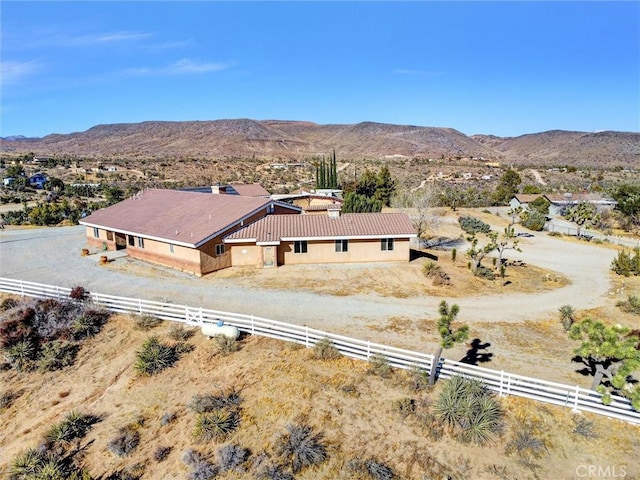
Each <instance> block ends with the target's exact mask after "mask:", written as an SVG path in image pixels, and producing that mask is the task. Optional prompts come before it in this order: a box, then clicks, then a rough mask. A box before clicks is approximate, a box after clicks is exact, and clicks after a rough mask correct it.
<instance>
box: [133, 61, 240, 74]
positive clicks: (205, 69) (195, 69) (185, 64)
mask: <svg viewBox="0 0 640 480" xmlns="http://www.w3.org/2000/svg"><path fill="white" fill-rule="evenodd" d="M230 66H231V65H230V64H229V63H223V62H197V61H195V60H190V59H188V58H183V59H181V60H178V61H177V62H175V63H172V64H171V65H167V66H166V67H161V68H147V67H142V68H134V69H130V70H127V71H125V72H124V73H125V74H127V75H134V76H151V75H159V76H170V75H194V74H201V73H209V72H219V71H221V70H226V69H227V68H230Z"/></svg>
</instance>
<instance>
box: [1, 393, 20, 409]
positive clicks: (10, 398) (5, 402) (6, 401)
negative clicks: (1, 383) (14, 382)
mask: <svg viewBox="0 0 640 480" xmlns="http://www.w3.org/2000/svg"><path fill="white" fill-rule="evenodd" d="M18 397H19V395H18V394H17V393H16V392H12V391H8V392H3V393H2V394H0V411H1V410H4V409H5V408H9V407H10V406H11V405H13V402H14V401H15V400H16V399H17V398H18Z"/></svg>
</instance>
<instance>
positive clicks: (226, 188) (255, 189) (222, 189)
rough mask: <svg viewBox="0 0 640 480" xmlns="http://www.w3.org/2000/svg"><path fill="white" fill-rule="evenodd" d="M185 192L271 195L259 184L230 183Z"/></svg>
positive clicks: (189, 189)
mask: <svg viewBox="0 0 640 480" xmlns="http://www.w3.org/2000/svg"><path fill="white" fill-rule="evenodd" d="M182 191H185V192H198V193H213V194H216V195H240V196H241V197H264V198H267V197H269V196H270V195H271V194H270V193H269V192H268V191H267V190H266V189H265V188H264V187H263V186H262V185H260V184H259V183H249V184H245V183H230V184H228V185H211V186H207V187H187V188H183V189H182Z"/></svg>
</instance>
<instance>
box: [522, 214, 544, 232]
mask: <svg viewBox="0 0 640 480" xmlns="http://www.w3.org/2000/svg"><path fill="white" fill-rule="evenodd" d="M545 223H547V219H546V217H545V216H544V215H543V214H542V213H540V212H538V211H537V210H525V211H524V212H522V214H521V215H520V224H521V225H522V226H523V227H524V228H527V229H529V230H533V231H535V232H539V231H541V230H542V229H543V228H544V225H545Z"/></svg>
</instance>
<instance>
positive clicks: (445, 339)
mask: <svg viewBox="0 0 640 480" xmlns="http://www.w3.org/2000/svg"><path fill="white" fill-rule="evenodd" d="M459 312H460V307H459V306H458V305H457V304H455V303H454V304H453V305H451V308H449V306H448V305H447V302H446V301H444V300H442V301H441V302H440V306H439V307H438V313H440V319H439V320H438V333H439V334H440V346H439V347H438V350H437V351H436V354H435V357H434V359H433V362H434V365H433V366H432V367H431V373H430V374H429V384H430V385H433V383H434V382H435V378H436V366H437V363H438V361H439V360H440V355H442V349H443V348H451V347H453V346H454V345H455V344H456V343H460V342H464V341H465V340H466V339H467V338H469V326H468V325H463V326H461V327H460V328H458V329H457V330H453V329H452V328H451V323H452V322H453V321H454V320H455V319H456V317H457V316H458V313H459Z"/></svg>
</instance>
